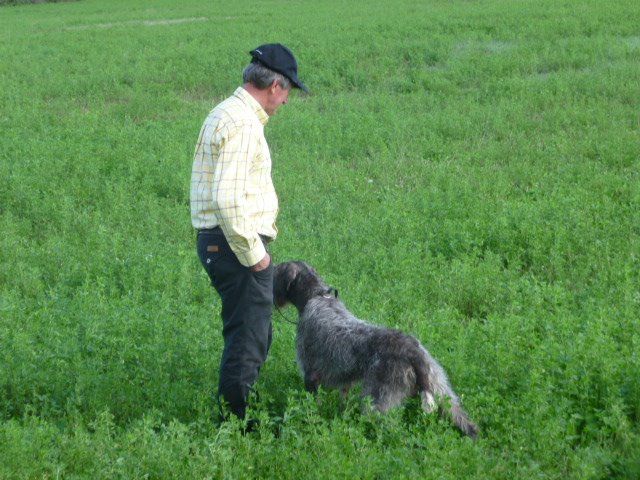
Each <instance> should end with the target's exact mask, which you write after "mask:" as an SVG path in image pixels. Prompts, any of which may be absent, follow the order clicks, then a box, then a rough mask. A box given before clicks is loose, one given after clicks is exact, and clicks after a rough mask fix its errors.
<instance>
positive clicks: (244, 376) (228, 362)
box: [197, 229, 273, 418]
mask: <svg viewBox="0 0 640 480" xmlns="http://www.w3.org/2000/svg"><path fill="white" fill-rule="evenodd" d="M197 249H198V257H199V258H200V262H201V263H202V265H203V267H204V269H205V270H206V271H207V274H208V275H209V278H210V279H211V284H212V285H213V287H214V288H215V289H216V291H217V292H218V294H219V295H220V299H221V300H222V336H223V338H224V350H223V352H222V360H221V362H220V380H219V383H218V400H219V401H220V397H222V399H223V400H224V401H226V402H227V404H228V405H229V408H230V409H231V412H232V413H234V414H235V415H237V416H238V417H240V418H244V416H245V410H246V407H247V397H248V395H249V392H250V391H251V388H252V386H253V384H254V383H255V381H256V379H257V378H258V373H259V371H260V367H261V366H262V364H263V363H264V361H265V360H266V358H267V353H268V351H269V347H270V346H271V336H272V329H271V310H272V308H273V265H272V264H271V265H269V267H267V268H266V269H264V270H262V271H260V272H252V271H251V270H250V269H249V268H248V267H245V266H244V265H242V264H241V263H240V262H239V261H238V258H237V257H236V256H235V254H234V253H233V252H232V251H231V248H230V247H229V244H228V243H227V241H226V239H225V237H224V235H223V234H222V232H221V231H220V230H219V229H214V230H212V231H206V232H203V231H200V232H199V233H198V242H197Z"/></svg>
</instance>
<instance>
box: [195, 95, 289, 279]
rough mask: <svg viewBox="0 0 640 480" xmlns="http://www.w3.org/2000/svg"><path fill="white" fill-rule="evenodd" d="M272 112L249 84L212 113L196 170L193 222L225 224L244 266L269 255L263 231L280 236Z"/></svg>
mask: <svg viewBox="0 0 640 480" xmlns="http://www.w3.org/2000/svg"><path fill="white" fill-rule="evenodd" d="M268 120H269V116H268V115H267V113H266V112H265V111H264V109H263V108H262V106H261V105H260V104H259V103H258V101H257V100H256V99H255V98H253V97H252V96H251V95H250V94H249V93H248V92H247V91H246V90H245V89H244V88H242V87H238V88H237V89H236V91H235V92H234V93H233V95H232V96H231V97H229V98H227V99H226V100H224V101H223V102H222V103H220V104H219V105H217V106H216V107H215V108H214V109H213V110H212V111H211V112H210V113H209V115H208V116H207V118H206V120H205V121H204V124H203V125H202V129H201V130H200V136H199V138H198V143H197V145H196V149H195V154H194V158H193V168H192V170H191V223H192V224H193V226H194V228H197V229H202V228H214V227H216V226H220V228H222V231H223V233H224V236H225V237H226V239H227V241H228V242H229V245H230V246H231V250H233V252H234V253H235V254H236V256H237V257H238V260H239V261H240V263H242V265H244V266H247V267H249V266H252V265H255V264H256V263H258V262H259V261H260V260H262V259H263V258H264V256H265V253H266V251H265V248H264V246H263V244H262V241H261V240H260V237H259V235H264V236H266V237H269V238H270V239H271V240H273V239H275V237H276V235H277V233H278V230H277V229H276V226H275V221H276V217H277V215H278V197H277V196H276V192H275V189H274V187H273V182H272V180H271V155H270V153H269V146H268V145H267V141H266V140H265V138H264V125H266V123H267V121H268Z"/></svg>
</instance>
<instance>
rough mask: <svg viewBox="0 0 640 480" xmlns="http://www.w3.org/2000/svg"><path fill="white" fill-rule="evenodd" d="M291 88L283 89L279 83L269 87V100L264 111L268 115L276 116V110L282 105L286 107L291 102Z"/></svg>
mask: <svg viewBox="0 0 640 480" xmlns="http://www.w3.org/2000/svg"><path fill="white" fill-rule="evenodd" d="M290 91H291V89H290V88H282V87H281V86H280V84H279V83H278V82H273V84H272V85H271V86H270V87H269V95H268V98H267V104H266V105H265V107H264V111H265V112H267V115H269V116H272V115H275V113H276V110H278V108H279V107H280V105H284V104H285V103H287V102H288V101H289V92H290Z"/></svg>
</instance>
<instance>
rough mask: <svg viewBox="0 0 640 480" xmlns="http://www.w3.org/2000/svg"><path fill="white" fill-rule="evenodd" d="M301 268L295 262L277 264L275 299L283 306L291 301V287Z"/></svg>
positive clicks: (274, 286)
mask: <svg viewBox="0 0 640 480" xmlns="http://www.w3.org/2000/svg"><path fill="white" fill-rule="evenodd" d="M298 272H299V268H298V266H297V265H296V264H295V263H293V262H287V263H281V264H279V265H276V270H275V274H274V281H273V300H274V303H275V304H276V306H278V307H283V306H285V305H286V304H287V303H289V302H290V301H291V287H292V285H293V283H294V282H295V281H296V278H297V277H298Z"/></svg>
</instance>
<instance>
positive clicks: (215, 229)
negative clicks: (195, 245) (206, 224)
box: [198, 226, 222, 234]
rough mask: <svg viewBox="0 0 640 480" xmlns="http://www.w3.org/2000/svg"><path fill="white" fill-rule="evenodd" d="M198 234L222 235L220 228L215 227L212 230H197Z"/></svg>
mask: <svg viewBox="0 0 640 480" xmlns="http://www.w3.org/2000/svg"><path fill="white" fill-rule="evenodd" d="M198 233H209V234H211V233H216V234H222V228H220V226H217V227H213V228H199V229H198Z"/></svg>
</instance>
